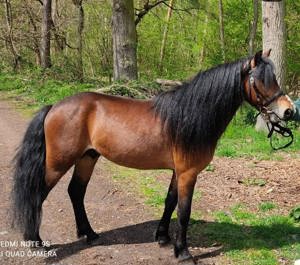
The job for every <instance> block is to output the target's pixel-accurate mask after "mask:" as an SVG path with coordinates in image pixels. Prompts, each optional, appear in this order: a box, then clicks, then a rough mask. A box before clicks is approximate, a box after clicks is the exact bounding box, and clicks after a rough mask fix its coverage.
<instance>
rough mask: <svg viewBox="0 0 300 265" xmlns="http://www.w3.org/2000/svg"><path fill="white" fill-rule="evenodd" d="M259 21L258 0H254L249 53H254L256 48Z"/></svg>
mask: <svg viewBox="0 0 300 265" xmlns="http://www.w3.org/2000/svg"><path fill="white" fill-rule="evenodd" d="M257 22H258V0H253V20H252V22H251V27H250V36H249V55H253V54H254V49H255V43H254V42H255V37H256V30H257Z"/></svg>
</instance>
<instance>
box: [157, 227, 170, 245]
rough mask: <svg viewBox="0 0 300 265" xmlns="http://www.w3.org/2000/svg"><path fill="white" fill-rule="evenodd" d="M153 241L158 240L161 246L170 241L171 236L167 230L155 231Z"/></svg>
mask: <svg viewBox="0 0 300 265" xmlns="http://www.w3.org/2000/svg"><path fill="white" fill-rule="evenodd" d="M155 241H157V242H158V244H159V246H160V247H163V246H165V245H167V244H168V243H170V241H171V238H170V236H169V235H168V232H163V231H158V230H157V231H156V233H155Z"/></svg>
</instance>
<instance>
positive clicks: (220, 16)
mask: <svg viewBox="0 0 300 265" xmlns="http://www.w3.org/2000/svg"><path fill="white" fill-rule="evenodd" d="M219 23H220V43H221V50H222V59H223V62H225V60H226V53H225V37H224V16H223V2H222V0H219Z"/></svg>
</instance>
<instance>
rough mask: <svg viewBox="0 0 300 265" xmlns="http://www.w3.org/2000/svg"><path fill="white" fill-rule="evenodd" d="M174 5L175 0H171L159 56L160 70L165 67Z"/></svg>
mask: <svg viewBox="0 0 300 265" xmlns="http://www.w3.org/2000/svg"><path fill="white" fill-rule="evenodd" d="M173 5H174V0H170V1H169V5H168V13H167V17H166V25H165V29H164V33H163V38H162V42H161V48H160V57H159V69H160V71H162V69H163V60H164V56H165V49H166V43H167V37H168V30H169V22H170V19H171V16H172V8H173Z"/></svg>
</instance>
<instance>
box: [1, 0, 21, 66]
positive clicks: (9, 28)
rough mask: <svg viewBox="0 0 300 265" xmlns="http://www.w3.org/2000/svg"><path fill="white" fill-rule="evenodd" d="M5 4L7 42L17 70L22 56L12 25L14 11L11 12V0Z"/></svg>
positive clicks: (7, 0) (6, 0)
mask: <svg viewBox="0 0 300 265" xmlns="http://www.w3.org/2000/svg"><path fill="white" fill-rule="evenodd" d="M4 6H5V19H6V27H7V36H6V42H7V44H8V47H9V50H10V51H11V53H12V55H13V58H14V59H13V68H14V70H17V69H18V68H19V67H20V61H21V56H20V55H19V53H18V51H17V49H16V47H15V44H14V40H13V27H12V12H11V4H10V1H9V0H5V1H4Z"/></svg>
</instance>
